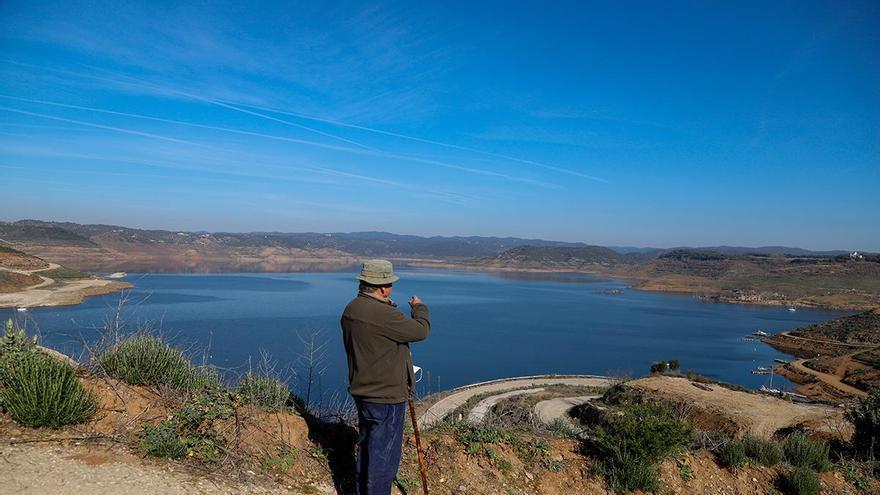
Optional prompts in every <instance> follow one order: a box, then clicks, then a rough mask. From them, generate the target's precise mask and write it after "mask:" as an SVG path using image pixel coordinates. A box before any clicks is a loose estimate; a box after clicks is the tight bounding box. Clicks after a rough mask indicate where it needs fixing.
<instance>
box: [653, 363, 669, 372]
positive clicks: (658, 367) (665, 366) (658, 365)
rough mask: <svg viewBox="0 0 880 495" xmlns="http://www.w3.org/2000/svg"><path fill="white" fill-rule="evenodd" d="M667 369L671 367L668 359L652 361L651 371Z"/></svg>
mask: <svg viewBox="0 0 880 495" xmlns="http://www.w3.org/2000/svg"><path fill="white" fill-rule="evenodd" d="M667 369H669V363H667V362H666V361H658V362H656V363H651V373H663V372H664V371H666V370H667Z"/></svg>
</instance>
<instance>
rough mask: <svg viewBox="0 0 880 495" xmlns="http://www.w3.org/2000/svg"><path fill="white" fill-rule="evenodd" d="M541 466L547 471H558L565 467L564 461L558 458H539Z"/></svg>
mask: <svg viewBox="0 0 880 495" xmlns="http://www.w3.org/2000/svg"><path fill="white" fill-rule="evenodd" d="M541 467H542V468H544V469H546V470H547V471H552V472H554V473H558V472H560V471H562V470H563V469H564V468H565V461H562V460H559V459H541Z"/></svg>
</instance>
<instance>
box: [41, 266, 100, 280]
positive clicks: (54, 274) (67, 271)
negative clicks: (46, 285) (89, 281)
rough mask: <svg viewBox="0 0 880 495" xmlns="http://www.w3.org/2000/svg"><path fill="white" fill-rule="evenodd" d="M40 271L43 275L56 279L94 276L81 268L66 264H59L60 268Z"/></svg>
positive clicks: (76, 278)
mask: <svg viewBox="0 0 880 495" xmlns="http://www.w3.org/2000/svg"><path fill="white" fill-rule="evenodd" d="M38 273H39V274H40V275H42V276H43V277H48V278H51V279H54V280H78V279H83V278H92V276H91V275H89V274H88V273H83V272H81V271H79V270H74V269H72V268H67V267H66V266H59V267H58V268H52V269H51V270H42V271H40V272H38Z"/></svg>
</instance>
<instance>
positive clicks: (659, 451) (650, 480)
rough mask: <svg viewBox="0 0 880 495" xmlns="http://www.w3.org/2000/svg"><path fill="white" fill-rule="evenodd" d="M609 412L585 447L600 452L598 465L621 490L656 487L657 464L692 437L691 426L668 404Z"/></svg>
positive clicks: (625, 408) (644, 405) (611, 483)
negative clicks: (611, 413) (677, 415)
mask: <svg viewBox="0 0 880 495" xmlns="http://www.w3.org/2000/svg"><path fill="white" fill-rule="evenodd" d="M621 412H622V415H608V416H606V418H605V420H604V421H603V422H602V423H601V424H600V425H598V426H596V427H594V428H593V429H592V430H591V431H590V435H589V437H588V439H587V440H586V441H585V445H584V447H585V450H587V451H592V452H593V453H595V454H597V458H598V461H599V464H598V465H599V468H600V469H601V471H602V473H603V474H604V475H605V477H606V479H607V480H608V482H609V483H610V485H611V486H612V488H614V489H615V490H618V491H628V490H635V489H642V490H649V491H651V490H655V489H656V487H657V486H658V483H659V482H658V480H657V464H658V463H659V462H660V461H661V460H662V459H663V458H665V457H667V456H669V455H670V454H672V453H674V452H676V451H678V450H680V449H681V448H682V447H684V446H685V445H687V443H688V442H689V440H690V435H691V428H690V425H688V424H686V423H684V422H682V421H679V420H678V419H676V418H675V417H674V416H673V415H672V413H671V412H670V410H669V409H668V408H667V407H664V406H662V405H658V404H634V405H630V406H626V407H624V408H622V410H621Z"/></svg>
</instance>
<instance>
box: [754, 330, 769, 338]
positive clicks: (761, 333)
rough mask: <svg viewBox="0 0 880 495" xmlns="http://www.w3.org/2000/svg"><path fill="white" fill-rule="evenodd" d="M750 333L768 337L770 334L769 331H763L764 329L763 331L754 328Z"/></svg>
mask: <svg viewBox="0 0 880 495" xmlns="http://www.w3.org/2000/svg"><path fill="white" fill-rule="evenodd" d="M752 335H755V336H758V337H769V336H770V334H769V333H767V332H765V331H763V330H755V331H754V332H752Z"/></svg>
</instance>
